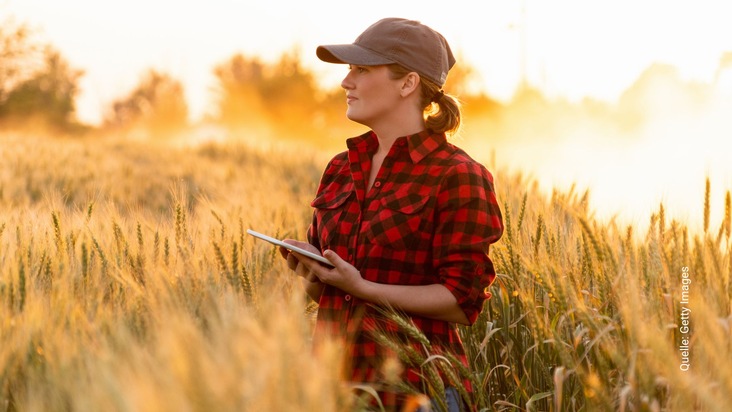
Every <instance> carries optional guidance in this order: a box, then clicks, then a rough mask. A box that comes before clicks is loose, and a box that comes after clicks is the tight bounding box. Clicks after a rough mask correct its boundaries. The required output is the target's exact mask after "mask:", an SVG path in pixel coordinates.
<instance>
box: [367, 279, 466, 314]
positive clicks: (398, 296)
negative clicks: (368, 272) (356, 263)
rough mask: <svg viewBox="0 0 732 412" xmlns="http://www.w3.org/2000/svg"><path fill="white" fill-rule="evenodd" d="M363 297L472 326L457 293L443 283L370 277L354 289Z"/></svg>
mask: <svg viewBox="0 0 732 412" xmlns="http://www.w3.org/2000/svg"><path fill="white" fill-rule="evenodd" d="M354 295H355V296H357V297H358V298H360V299H363V300H366V301H369V302H372V303H378V304H384V305H388V306H391V307H393V308H395V309H398V310H401V311H404V312H407V313H410V314H413V315H418V316H423V317H427V318H432V319H437V320H444V321H448V322H454V323H461V324H464V325H468V324H469V323H470V322H469V321H468V317H467V316H466V315H465V312H463V310H462V309H461V308H460V306H459V305H458V303H457V299H455V296H454V295H453V294H452V293H451V292H450V291H449V290H448V289H447V288H446V287H445V286H443V285H439V284H433V285H422V286H412V285H389V284H384V283H375V282H370V281H367V280H364V281H363V284H362V285H360V287H359V288H358V289H357V290H356V291H355V292H354Z"/></svg>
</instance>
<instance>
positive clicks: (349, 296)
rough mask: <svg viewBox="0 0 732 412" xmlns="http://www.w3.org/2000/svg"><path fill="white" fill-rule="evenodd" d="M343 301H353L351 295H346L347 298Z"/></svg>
mask: <svg viewBox="0 0 732 412" xmlns="http://www.w3.org/2000/svg"><path fill="white" fill-rule="evenodd" d="M343 299H345V300H346V302H350V301H351V295H346V297H345V298H343Z"/></svg>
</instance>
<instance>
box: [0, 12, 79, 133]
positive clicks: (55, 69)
mask: <svg viewBox="0 0 732 412" xmlns="http://www.w3.org/2000/svg"><path fill="white" fill-rule="evenodd" d="M82 75H83V72H82V71H81V70H77V69H74V68H72V67H71V66H70V65H69V64H68V62H67V61H66V60H65V59H64V58H63V57H62V56H61V54H60V53H59V52H58V51H56V50H55V49H54V48H53V47H52V46H50V45H42V44H39V43H38V42H37V41H36V40H35V39H34V38H33V33H32V32H31V31H30V30H29V29H28V28H27V27H26V26H25V25H19V24H15V23H14V22H12V21H7V22H4V23H3V24H2V25H0V125H3V126H6V127H7V126H18V125H22V124H28V123H33V124H36V125H39V126H44V127H48V128H51V129H54V130H64V131H78V130H80V129H82V128H83V126H82V125H81V124H79V123H78V122H77V120H76V117H75V99H76V95H77V94H78V92H79V79H80V78H81V76H82Z"/></svg>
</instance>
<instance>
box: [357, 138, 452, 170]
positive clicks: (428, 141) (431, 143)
mask: <svg viewBox="0 0 732 412" xmlns="http://www.w3.org/2000/svg"><path fill="white" fill-rule="evenodd" d="M445 142H447V138H446V137H445V133H432V132H430V131H428V130H423V131H421V132H419V133H415V134H412V135H408V136H402V137H399V138H397V139H396V140H395V141H394V145H395V146H397V147H404V146H405V145H406V146H407V148H408V150H409V157H410V158H411V159H412V162H414V163H419V162H420V161H421V160H422V159H424V158H425V157H427V155H429V154H430V153H432V152H434V151H435V150H437V148H439V147H440V146H442V145H443V144H444V143H445ZM346 145H347V146H348V149H349V150H357V151H366V152H368V153H372V152H374V151H376V148H377V147H378V146H379V140H378V139H377V137H376V133H374V132H373V131H368V132H366V133H364V134H362V135H360V136H357V137H352V138H350V139H348V140H346Z"/></svg>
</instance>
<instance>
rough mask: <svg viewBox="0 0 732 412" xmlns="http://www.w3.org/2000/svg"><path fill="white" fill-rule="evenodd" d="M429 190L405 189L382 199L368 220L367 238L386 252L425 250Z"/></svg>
mask: <svg viewBox="0 0 732 412" xmlns="http://www.w3.org/2000/svg"><path fill="white" fill-rule="evenodd" d="M430 199H432V197H431V196H430V191H429V190H421V191H420V190H413V189H411V188H409V187H405V188H402V189H400V190H397V191H396V192H394V193H390V194H387V195H385V196H384V197H382V198H381V199H380V201H379V210H378V211H376V212H375V214H374V215H373V218H372V219H371V221H370V224H369V229H368V234H367V237H368V238H369V240H370V241H371V242H373V243H375V244H378V245H380V246H383V247H386V248H389V249H398V250H403V249H411V250H425V249H427V248H428V247H429V244H430V238H431V230H432V229H431V228H432V219H431V212H430V211H431V208H430V207H427V205H428V204H429V203H430Z"/></svg>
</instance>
